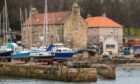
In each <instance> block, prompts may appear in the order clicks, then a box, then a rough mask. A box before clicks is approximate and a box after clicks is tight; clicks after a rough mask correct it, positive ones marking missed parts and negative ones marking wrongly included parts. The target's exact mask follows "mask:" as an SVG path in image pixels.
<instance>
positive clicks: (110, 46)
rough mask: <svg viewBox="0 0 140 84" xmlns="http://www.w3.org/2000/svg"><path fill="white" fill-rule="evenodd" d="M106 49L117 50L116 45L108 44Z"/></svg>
mask: <svg viewBox="0 0 140 84" xmlns="http://www.w3.org/2000/svg"><path fill="white" fill-rule="evenodd" d="M106 48H107V49H114V48H115V44H106Z"/></svg>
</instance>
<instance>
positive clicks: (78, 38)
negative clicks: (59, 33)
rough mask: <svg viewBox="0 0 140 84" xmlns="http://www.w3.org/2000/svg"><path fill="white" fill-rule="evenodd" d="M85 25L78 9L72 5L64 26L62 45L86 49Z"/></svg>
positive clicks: (75, 5)
mask: <svg viewBox="0 0 140 84" xmlns="http://www.w3.org/2000/svg"><path fill="white" fill-rule="evenodd" d="M87 30H88V28H87V23H86V22H85V20H84V19H83V18H82V17H81V15H80V7H79V6H78V4H77V3H74V4H73V8H72V13H71V15H70V16H69V17H68V19H67V20H66V22H65V25H64V43H65V44H67V45H72V46H71V47H74V48H77V47H78V48H86V46H87Z"/></svg>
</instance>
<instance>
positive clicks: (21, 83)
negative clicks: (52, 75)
mask: <svg viewBox="0 0 140 84" xmlns="http://www.w3.org/2000/svg"><path fill="white" fill-rule="evenodd" d="M0 84H140V68H138V67H125V68H122V67H118V68H116V80H108V79H105V78H102V77H99V78H98V80H97V82H84V83H74V82H71V83H67V82H58V81H48V80H41V79H25V78H19V77H18V78H17V77H0Z"/></svg>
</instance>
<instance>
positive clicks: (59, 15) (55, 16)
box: [25, 11, 70, 25]
mask: <svg viewBox="0 0 140 84" xmlns="http://www.w3.org/2000/svg"><path fill="white" fill-rule="evenodd" d="M69 15H70V12H69V11H67V12H53V13H48V24H64V22H65V20H66V19H67V17H68V16H69ZM44 17H45V13H38V14H36V15H33V16H32V17H31V18H29V19H27V20H26V21H25V24H26V25H44V24H45V23H44Z"/></svg>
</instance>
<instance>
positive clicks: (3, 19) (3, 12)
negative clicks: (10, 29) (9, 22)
mask: <svg viewBox="0 0 140 84" xmlns="http://www.w3.org/2000/svg"><path fill="white" fill-rule="evenodd" d="M2 16H3V17H2V33H3V43H5V40H6V39H5V7H3V10H2Z"/></svg>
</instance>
